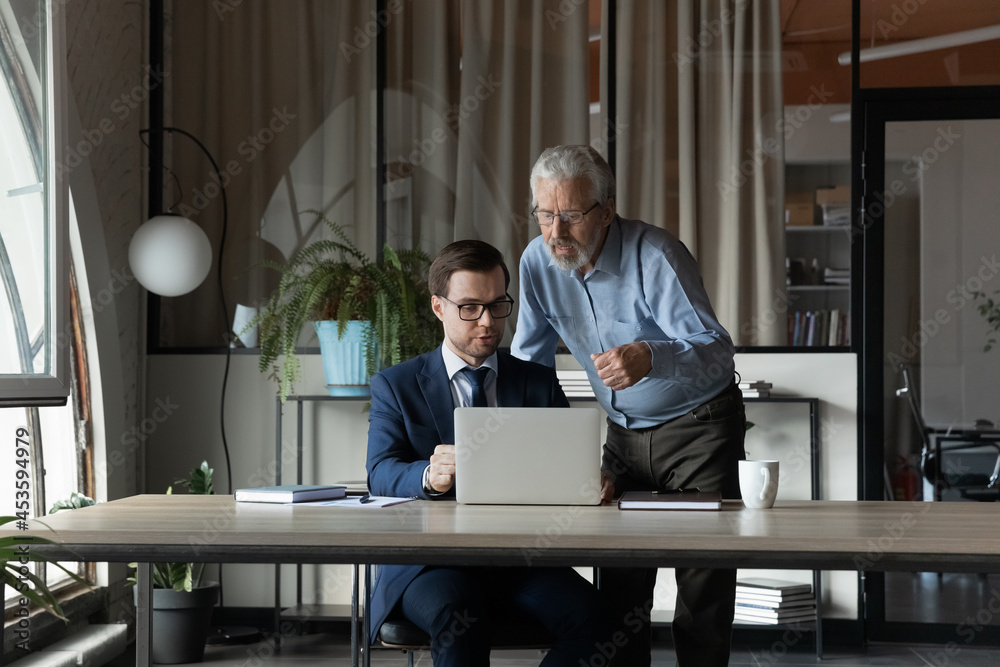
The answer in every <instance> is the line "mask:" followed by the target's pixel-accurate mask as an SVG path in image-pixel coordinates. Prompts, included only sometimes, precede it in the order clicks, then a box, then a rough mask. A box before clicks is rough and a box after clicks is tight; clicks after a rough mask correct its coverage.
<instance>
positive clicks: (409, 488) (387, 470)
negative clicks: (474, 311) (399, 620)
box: [366, 348, 569, 640]
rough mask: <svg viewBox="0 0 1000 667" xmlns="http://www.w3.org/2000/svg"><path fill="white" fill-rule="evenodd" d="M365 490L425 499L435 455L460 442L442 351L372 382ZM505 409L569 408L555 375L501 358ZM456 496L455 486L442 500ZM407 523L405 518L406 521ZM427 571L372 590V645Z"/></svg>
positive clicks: (394, 571) (403, 574) (383, 578)
mask: <svg viewBox="0 0 1000 667" xmlns="http://www.w3.org/2000/svg"><path fill="white" fill-rule="evenodd" d="M371 392H372V405H371V409H370V410H369V412H368V461H367V464H366V467H367V469H368V488H369V489H370V490H371V493H372V495H379V496H397V497H408V496H416V497H418V498H424V499H427V498H428V496H427V494H425V493H424V490H423V488H422V485H421V480H422V477H423V474H424V468H426V467H427V465H428V462H429V461H430V458H431V454H433V453H434V448H435V447H437V446H438V445H440V444H446V445H451V444H454V443H455V424H454V409H455V406H454V405H453V403H452V399H451V386H450V385H449V383H448V372H447V371H446V370H445V366H444V357H442V356H441V349H440V348H438V349H436V350H434V351H433V352H428V353H426V354H422V355H420V356H419V357H414V358H413V359H410V360H409V361H404V362H403V363H401V364H397V365H395V366H393V367H391V368H387V369H386V370H384V371H382V372H381V373H379V374H378V375H376V376H375V377H373V378H372V379H371ZM497 403H498V404H499V405H500V407H569V401H567V400H566V396H565V394H563V391H562V389H561V388H560V387H559V381H558V380H556V374H555V371H554V370H553V369H551V368H549V367H547V366H542V365H541V364H536V363H532V362H529V361H522V360H521V359H517V358H515V357H512V356H511V355H510V354H509V353H506V352H502V351H501V352H498V353H497ZM454 497H455V489H454V487H452V489H451V490H449V491H448V493H447V494H445V495H444V496H442V498H447V499H452V498H454ZM404 516H405V515H404ZM423 569H424V566H422V565H383V566H382V567H380V568H379V570H378V574H377V576H376V578H375V584H374V586H372V597H371V610H370V611H371V619H372V621H371V630H372V640H374V638H375V635H376V634H377V633H378V629H379V627H381V625H382V622H383V621H384V620H385V618H386V616H388V614H389V612H390V611H392V608H393V607H394V606H395V605H396V603H397V602H399V599H400V598H401V597H402V596H403V591H405V590H406V587H407V586H409V585H410V582H411V581H413V580H414V579H415V578H416V576H417V575H418V574H420V572H421V571H422V570H423Z"/></svg>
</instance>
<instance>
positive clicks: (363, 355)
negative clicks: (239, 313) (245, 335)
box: [247, 211, 440, 401]
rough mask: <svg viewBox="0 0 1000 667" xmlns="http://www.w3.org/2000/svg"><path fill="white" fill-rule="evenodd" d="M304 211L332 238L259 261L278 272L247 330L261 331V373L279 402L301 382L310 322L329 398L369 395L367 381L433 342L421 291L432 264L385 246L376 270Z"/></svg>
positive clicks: (434, 330) (426, 297) (432, 321)
mask: <svg viewBox="0 0 1000 667" xmlns="http://www.w3.org/2000/svg"><path fill="white" fill-rule="evenodd" d="M306 213H311V214H313V215H315V216H316V217H317V219H318V220H319V221H321V222H322V223H323V224H324V225H325V226H326V227H327V228H328V229H330V230H331V231H332V233H333V238H332V239H324V240H320V241H316V242H314V243H311V244H309V245H307V246H306V247H304V248H302V249H301V250H299V251H298V252H297V253H296V254H295V255H294V256H293V257H292V258H291V259H290V260H288V262H286V263H278V262H264V263H262V266H263V267H265V268H268V269H272V270H276V271H279V272H280V273H281V279H280V281H279V283H278V288H277V289H276V290H275V292H274V294H273V295H272V296H271V298H270V299H269V300H268V301H267V303H266V304H265V305H264V306H263V307H261V309H260V313H259V314H258V315H257V317H256V318H254V319H253V320H252V321H251V322H250V323H249V324H248V325H247V328H248V329H249V328H251V327H253V326H257V327H258V328H259V340H260V370H261V372H268V370H271V371H272V376H273V377H274V378H275V379H276V380H277V381H278V391H279V394H280V396H281V400H282V401H284V400H285V398H286V397H287V396H288V394H289V393H290V392H291V391H292V387H293V384H294V382H295V381H296V380H298V379H299V378H300V377H301V365H300V361H299V359H298V357H297V355H296V353H295V347H296V344H297V343H298V341H299V337H300V335H301V333H302V329H303V328H304V327H305V326H306V325H307V324H308V323H309V322H313V323H314V325H313V326H314V327H315V329H316V332H317V335H318V337H319V340H320V351H321V354H322V355H323V366H324V373H325V374H326V381H327V388H328V390H329V392H330V394H331V395H334V396H337V395H341V396H342V395H360V394H363V393H367V391H368V389H367V385H368V378H369V377H370V376H371V375H374V374H375V373H376V372H378V371H379V369H380V368H383V367H386V366H391V365H393V364H397V363H399V362H400V361H403V360H405V359H408V358H410V357H412V356H415V355H417V354H420V353H422V352H426V351H428V350H431V349H433V348H434V347H436V346H437V345H438V343H439V339H438V336H439V331H440V327H439V326H436V325H437V320H436V318H435V317H434V314H433V312H432V311H431V308H430V292H429V290H428V288H427V268H428V267H429V265H430V259H429V258H428V257H427V255H426V254H425V253H424V252H422V251H421V250H393V249H392V248H391V247H390V246H389V245H388V244H386V246H385V247H384V249H383V255H384V261H383V263H382V264H381V265H379V264H376V263H375V262H373V261H372V260H371V259H369V258H368V257H367V256H366V255H365V254H364V253H363V252H361V250H359V249H358V248H357V246H355V245H354V243H353V242H351V240H350V239H349V238H348V237H347V235H346V234H345V233H344V230H343V229H342V228H341V227H340V225H338V224H337V223H335V222H333V221H332V220H330V219H328V218H327V217H326V216H325V215H323V214H322V213H321V212H319V211H306ZM279 357H282V358H281V361H280V363H278V358H279Z"/></svg>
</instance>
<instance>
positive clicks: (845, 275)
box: [823, 266, 851, 285]
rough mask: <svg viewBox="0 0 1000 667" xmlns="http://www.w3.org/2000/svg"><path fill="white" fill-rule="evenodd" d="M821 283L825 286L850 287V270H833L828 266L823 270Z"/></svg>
mask: <svg viewBox="0 0 1000 667" xmlns="http://www.w3.org/2000/svg"><path fill="white" fill-rule="evenodd" d="M823 283H824V284H825V285H850V284H851V270H850V269H833V268H830V267H829V266H828V267H826V268H825V269H823Z"/></svg>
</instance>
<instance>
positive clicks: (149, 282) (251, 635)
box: [128, 127, 260, 645]
mask: <svg viewBox="0 0 1000 667" xmlns="http://www.w3.org/2000/svg"><path fill="white" fill-rule="evenodd" d="M150 132H163V133H175V132H176V133H177V134H180V135H183V136H185V137H187V138H188V139H190V140H191V141H193V142H194V143H195V144H197V146H198V148H200V149H201V151H202V153H204V154H205V157H207V158H208V161H209V162H211V163H212V169H214V170H215V174H216V177H217V178H218V182H219V193H220V194H221V196H222V235H221V237H220V239H219V253H218V258H217V260H216V279H217V281H218V287H219V302H220V304H221V306H222V321H223V322H224V323H225V326H226V336H225V338H226V342H227V344H226V369H225V372H224V374H223V378H222V400H221V403H220V407H219V427H220V431H221V433H222V448H223V451H224V452H225V455H226V485H227V488H228V492H227V493H229V494H232V492H233V489H232V485H233V473H232V467H231V465H230V461H229V444H228V442H227V440H226V385H227V384H228V381H229V364H230V361H231V357H232V347H231V346H230V345H229V344H228V342H229V340H230V339H231V337H232V336H231V333H230V331H229V309H228V308H227V307H226V294H225V290H224V289H223V281H222V253H223V250H224V249H225V246H226V232H227V229H228V226H229V204H228V201H227V200H226V187H225V185H224V183H225V181H224V180H223V178H222V173H221V171H220V170H219V165H218V164H217V163H216V162H215V159H214V158H213V157H212V154H211V153H209V151H208V149H207V148H206V147H205V145H204V144H203V143H201V142H200V141H199V140H198V139H197V138H196V137H195V136H194V135H192V134H191V133H189V132H186V131H184V130H182V129H180V128H176V127H162V128H154V129H146V130H141V131H140V133H139V134H140V137H142V136H143V135H146V134H149V133H150ZM143 141H144V142H145V140H143ZM146 146H147V147H149V144H148V143H147V144H146ZM152 157H153V159H154V160H156V161H158V162H160V164H161V165H162V166H164V168H166V166H165V165H163V161H162V157H163V156H162V155H154V156H152ZM167 171H170V170H169V169H167ZM170 174H171V175H172V176H173V178H174V180H175V182H176V181H177V175H176V174H174V172H172V171H170ZM179 189H180V188H179V187H178V190H179ZM128 258H129V266H130V267H131V269H132V273H133V275H135V277H136V280H138V281H139V283H140V284H141V285H142V286H143V287H145V288H146V289H147V290H149V291H150V292H152V293H154V294H159V295H160V296H180V295H182V294H187V293H188V292H191V291H192V290H194V289H195V288H197V287H198V286H199V285H200V284H201V283H202V282H204V280H205V277H206V276H207V275H208V272H209V269H211V266H212V245H211V243H210V242H209V240H208V236H207V235H206V234H205V231H204V230H203V229H202V228H201V227H199V226H198V225H197V224H195V223H194V222H192V221H191V220H188V219H187V218H184V217H181V216H179V215H173V214H170V213H165V214H160V215H155V216H153V217H152V218H150V219H149V220H148V221H146V222H145V223H143V224H142V225H140V227H139V229H138V230H137V231H136V233H135V235H134V236H133V237H132V241H131V243H130V244H129V251H128ZM222 588H223V587H222V563H219V610H220V612H219V615H220V618H222V617H223V616H224V614H225V604H224V602H223V591H222ZM259 638H260V631H259V630H258V629H257V628H252V627H247V626H220V627H214V628H212V630H211V632H210V633H209V636H208V639H207V641H206V643H207V644H209V645H223V644H247V643H251V642H254V641H257V640H258V639H259Z"/></svg>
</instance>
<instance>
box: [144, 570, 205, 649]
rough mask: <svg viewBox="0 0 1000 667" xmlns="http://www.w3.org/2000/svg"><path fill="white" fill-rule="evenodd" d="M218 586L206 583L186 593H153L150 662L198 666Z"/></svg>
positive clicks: (159, 590) (171, 590)
mask: <svg viewBox="0 0 1000 667" xmlns="http://www.w3.org/2000/svg"><path fill="white" fill-rule="evenodd" d="M218 600H219V584H218V583H216V582H208V583H205V584H202V585H201V586H199V587H198V588H195V589H194V590H193V591H191V592H190V593H189V592H187V591H181V592H178V591H175V590H173V589H170V588H154V589H153V662H155V663H159V664H163V665H174V664H178V663H187V662H201V661H202V660H203V659H204V657H205V638H206V637H207V636H208V631H209V629H210V628H211V625H212V608H213V607H215V603H216V602H218Z"/></svg>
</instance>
